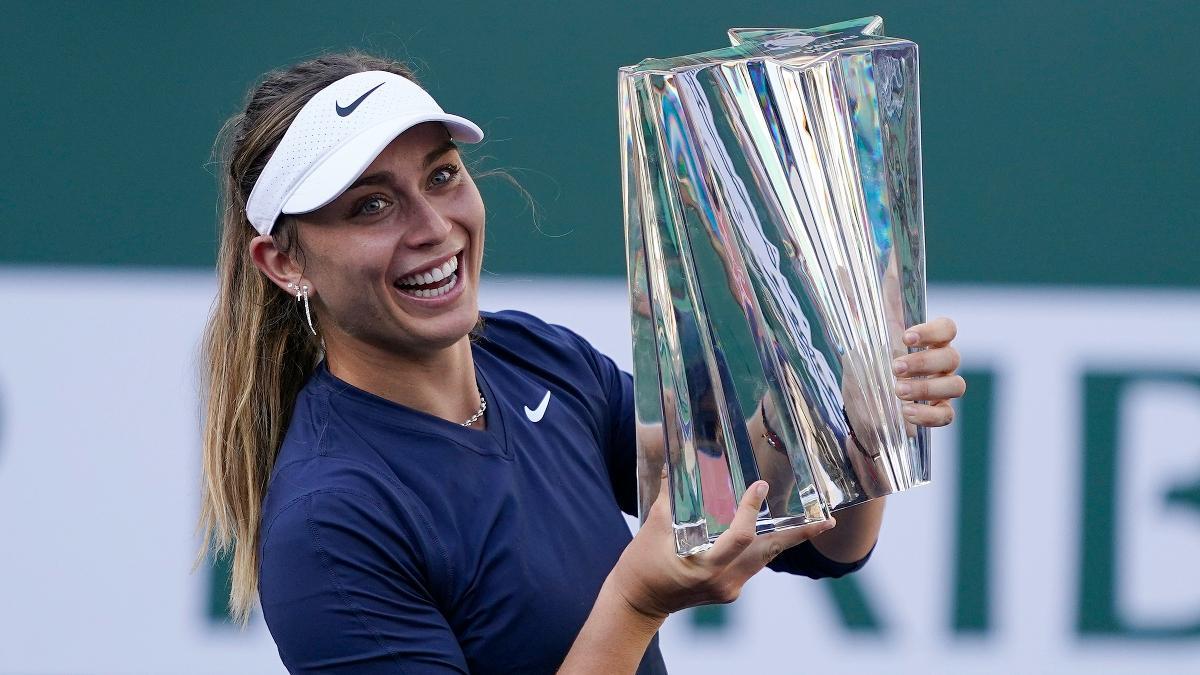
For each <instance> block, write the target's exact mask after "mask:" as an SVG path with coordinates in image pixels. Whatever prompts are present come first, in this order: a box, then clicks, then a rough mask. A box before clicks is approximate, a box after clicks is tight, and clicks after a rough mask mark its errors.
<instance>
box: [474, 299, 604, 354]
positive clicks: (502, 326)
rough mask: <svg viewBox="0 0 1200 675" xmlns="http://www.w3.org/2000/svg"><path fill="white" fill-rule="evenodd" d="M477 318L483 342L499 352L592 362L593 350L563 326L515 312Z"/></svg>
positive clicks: (594, 351)
mask: <svg viewBox="0 0 1200 675" xmlns="http://www.w3.org/2000/svg"><path fill="white" fill-rule="evenodd" d="M480 317H481V318H482V319H483V333H482V339H483V341H484V342H486V343H489V344H491V345H495V346H496V347H498V348H499V349H501V350H504V351H507V352H510V353H516V354H526V355H532V354H547V355H550V356H557V357H564V356H567V357H582V358H585V359H586V360H587V361H588V362H589V363H594V361H595V360H596V356H597V354H598V352H597V351H596V349H595V347H593V346H592V344H591V343H590V342H588V341H587V339H586V338H584V337H583V336H581V335H580V334H578V333H576V332H575V331H573V330H571V329H570V328H567V327H566V326H561V325H559V324H555V323H550V322H548V321H545V320H544V319H542V318H540V317H537V316H534V315H533V314H530V313H528V312H523V311H520V310H516V309H505V310H500V311H495V312H480Z"/></svg>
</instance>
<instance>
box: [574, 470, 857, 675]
mask: <svg viewBox="0 0 1200 675" xmlns="http://www.w3.org/2000/svg"><path fill="white" fill-rule="evenodd" d="M666 482H667V474H666V471H663V472H662V477H661V480H660V486H659V491H658V498H657V499H655V501H654V505H653V506H652V507H651V509H650V513H649V515H648V517H647V518H646V522H645V524H643V525H642V528H641V529H640V530H638V533H637V535H636V536H635V537H634V538H633V541H631V542H630V543H629V545H628V546H626V547H625V551H624V552H623V553H622V554H621V558H620V560H618V561H617V564H616V566H615V567H613V570H612V572H610V573H609V575H608V578H607V579H605V581H604V586H603V587H602V588H601V592H600V595H599V597H597V599H596V604H595V605H593V607H592V612H591V614H589V615H588V618H587V621H586V622H585V623H584V625H583V628H582V629H581V630H580V632H579V635H578V636H577V637H576V639H575V642H574V644H572V645H571V650H570V652H568V653H567V658H566V660H565V661H564V662H563V665H562V668H561V669H560V670H559V672H560V673H571V674H575V673H606V674H607V673H632V672H634V671H635V670H636V669H637V665H638V663H639V662H640V661H641V658H642V655H643V654H644V653H645V651H646V647H647V645H649V644H650V640H651V639H652V638H653V637H654V633H655V632H656V631H657V630H658V628H659V627H660V626H661V625H662V622H663V621H665V620H666V618H667V615H669V614H671V613H672V612H675V611H678V610H680V609H684V608H686V607H694V606H696V605H707V604H713V603H729V602H733V601H734V600H736V599H737V597H738V595H739V594H740V593H741V590H742V585H743V584H745V583H746V581H747V580H748V579H749V578H750V577H752V576H754V574H756V573H757V572H758V571H759V570H761V569H762V568H763V567H764V566H765V565H766V564H767V563H768V562H770V561H771V560H772V559H773V558H774V557H775V556H777V555H779V554H780V553H781V552H783V551H784V550H785V549H787V548H790V547H792V546H795V545H796V544H799V543H800V542H802V541H804V540H806V539H808V538H809V537H812V536H814V535H816V534H818V533H820V532H823V531H825V530H827V529H829V528H830V527H832V526H833V525H834V522H833V520H832V519H830V520H828V521H825V522H821V523H815V524H813V525H808V526H805V527H799V528H795V529H791V530H784V531H782V532H772V533H769V534H761V535H755V533H754V523H755V520H756V519H757V517H758V511H759V508H760V507H761V505H762V502H763V500H764V499H765V498H766V496H767V489H768V488H767V484H766V483H765V482H764V481H758V482H756V483H754V484H753V485H751V486H750V487H749V489H747V490H746V494H744V495H742V500H741V502H740V503H739V504H738V508H737V513H736V514H735V515H734V517H733V523H732V524H731V525H730V527H729V529H728V530H726V531H725V532H723V533H722V534H721V536H720V537H718V538H717V540H716V542H714V543H713V546H712V548H710V549H708V550H707V551H703V552H701V553H697V554H695V555H693V556H689V557H687V558H681V557H679V556H678V555H676V554H675V536H674V532H673V528H672V526H671V508H670V506H669V504H668V503H667V498H666V496H665V495H666V494H667V493H668V490H667V489H666Z"/></svg>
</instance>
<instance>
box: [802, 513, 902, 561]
mask: <svg viewBox="0 0 1200 675" xmlns="http://www.w3.org/2000/svg"><path fill="white" fill-rule="evenodd" d="M885 501H886V499H885V498H884V497H879V498H877V499H872V500H871V501H869V502H863V503H862V504H859V505H857V506H851V507H848V508H845V509H842V510H840V511H838V512H837V513H835V514H834V517H835V518H836V519H837V527H835V528H833V529H832V530H827V531H825V532H822V533H821V534H819V535H817V536H815V537H813V538H812V544H813V546H815V547H816V549H817V550H818V551H820V553H821V555H823V556H825V557H826V558H829V559H830V560H835V561H837V562H843V563H852V562H858V561H859V560H862V558H863V556H865V555H867V554H868V553H870V552H871V547H873V546H874V545H875V541H876V540H877V539H878V538H879V528H880V526H881V525H882V524H883V505H884V502H885Z"/></svg>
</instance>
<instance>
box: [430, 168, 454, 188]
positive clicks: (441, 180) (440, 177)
mask: <svg viewBox="0 0 1200 675" xmlns="http://www.w3.org/2000/svg"><path fill="white" fill-rule="evenodd" d="M457 175H458V167H457V166H455V165H454V164H447V165H446V166H443V167H441V168H440V169H438V170H437V171H434V172H433V176H431V177H430V178H429V183H430V184H431V185H433V186H434V187H440V186H442V185H445V184H447V183H449V182H451V181H453V180H454V177H455V176H457Z"/></svg>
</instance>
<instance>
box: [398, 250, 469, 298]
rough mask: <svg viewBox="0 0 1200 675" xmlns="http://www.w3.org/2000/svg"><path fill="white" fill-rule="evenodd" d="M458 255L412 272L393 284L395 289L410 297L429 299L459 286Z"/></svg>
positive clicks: (447, 292)
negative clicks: (437, 265)
mask: <svg viewBox="0 0 1200 675" xmlns="http://www.w3.org/2000/svg"><path fill="white" fill-rule="evenodd" d="M458 276H459V275H458V256H457V255H456V256H453V257H451V258H450V259H449V260H447V261H446V262H444V263H442V265H441V266H440V267H435V268H434V269H432V270H426V271H425V272H423V273H420V274H412V275H409V276H407V277H404V278H403V279H399V280H398V281H396V283H395V284H394V285H395V287H396V290H398V291H400V293H401V294H403V295H406V296H408V297H410V298H419V299H422V300H430V299H435V298H441V297H443V296H445V295H447V294H449V293H450V292H451V291H453V290H455V289H457V288H458V286H459V278H458Z"/></svg>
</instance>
